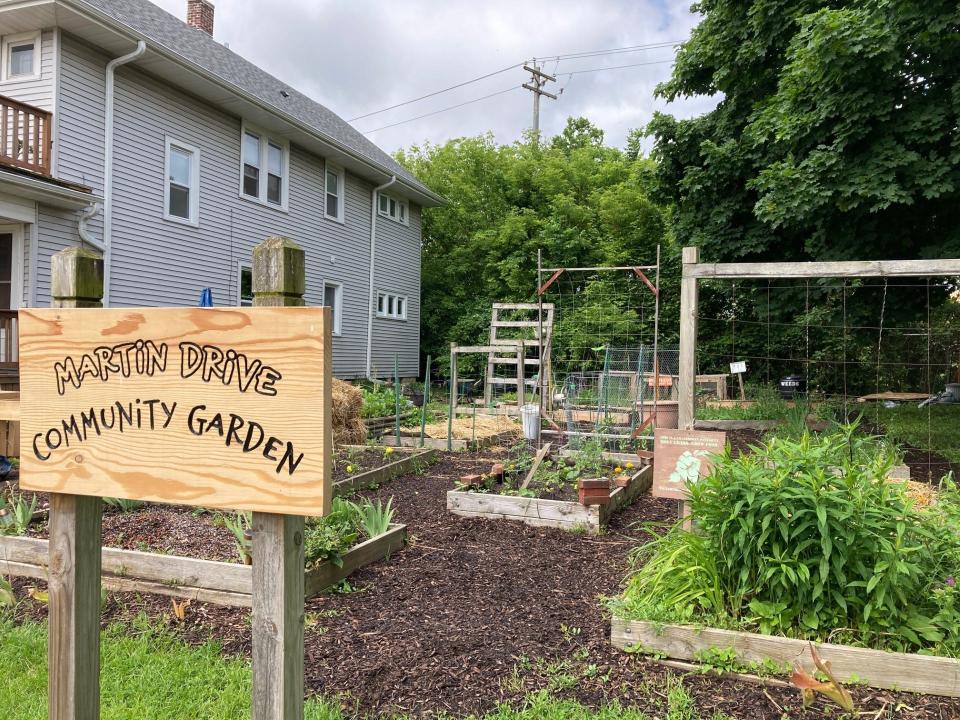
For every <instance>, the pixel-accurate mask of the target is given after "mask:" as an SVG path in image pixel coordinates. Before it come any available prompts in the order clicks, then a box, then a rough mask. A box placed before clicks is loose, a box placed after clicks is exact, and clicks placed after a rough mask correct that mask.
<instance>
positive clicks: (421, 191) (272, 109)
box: [55, 0, 448, 207]
mask: <svg viewBox="0 0 960 720" xmlns="http://www.w3.org/2000/svg"><path fill="white" fill-rule="evenodd" d="M55 2H57V3H60V4H62V5H65V6H67V7H69V8H71V9H72V10H75V11H77V12H80V13H82V14H84V15H87V16H90V17H92V18H94V19H95V20H96V21H97V22H99V23H101V24H103V25H105V26H107V27H109V28H110V29H112V30H113V31H115V32H117V33H118V34H119V35H122V36H125V37H128V38H130V40H131V42H133V43H136V42H137V41H139V40H142V41H144V42H145V43H146V44H147V47H148V48H150V49H151V50H153V51H154V52H156V53H158V54H160V55H162V56H163V57H164V58H166V59H167V60H169V61H170V62H173V63H176V64H178V65H180V66H182V67H184V68H186V69H188V70H190V71H192V72H195V73H197V74H199V75H201V76H202V77H204V78H206V79H207V80H209V81H211V82H213V83H215V84H216V85H219V86H220V87H222V88H224V89H226V90H228V91H230V92H232V93H234V94H235V95H237V96H239V97H241V98H243V99H244V100H246V101H247V102H249V103H251V104H253V105H256V106H257V107H260V108H262V109H264V110H266V111H267V112H269V113H271V114H273V115H275V116H276V117H278V118H280V119H281V120H283V121H284V122H287V123H290V124H291V125H293V126H294V127H296V128H298V129H299V130H300V131H301V132H304V133H306V134H307V135H310V136H312V137H314V138H316V139H317V140H319V141H320V142H322V143H324V144H326V145H328V146H330V147H332V148H334V149H335V150H337V151H338V152H341V153H343V154H344V155H348V156H350V157H351V158H353V159H354V160H356V161H357V162H359V163H361V164H363V165H366V166H367V167H369V168H370V169H371V170H373V171H375V172H377V173H379V174H380V175H382V176H383V180H389V179H390V178H391V177H394V176H395V175H396V172H395V171H394V170H392V169H391V168H388V167H386V166H384V165H381V164H380V163H377V162H375V161H374V160H371V159H370V158H368V157H365V156H363V155H361V154H359V153H357V152H356V151H355V150H353V149H352V148H349V147H347V146H346V145H344V144H343V143H341V142H339V141H338V140H336V139H335V138H333V137H331V136H330V135H328V134H326V133H322V132H318V131H317V129H316V128H313V127H310V126H309V125H307V124H305V123H303V122H301V121H300V120H298V119H297V118H295V117H293V116H292V115H290V114H289V113H287V112H285V111H284V110H282V109H280V108H278V107H277V106H276V105H273V104H272V103H269V102H265V101H263V100H262V99H260V98H258V97H257V96H255V95H253V94H252V93H249V92H247V91H246V90H244V89H243V88H241V87H239V86H237V85H236V84H234V83H232V82H230V81H228V80H226V79H224V78H222V77H220V76H219V75H217V74H216V73H213V72H210V71H209V70H207V69H206V68H204V67H202V66H200V65H198V64H196V63H194V62H191V61H190V60H188V59H187V58H185V57H183V55H181V54H180V53H178V52H176V51H175V50H173V49H172V48H169V47H167V46H166V45H164V44H162V43H158V42H156V41H155V40H154V39H152V38H150V37H148V36H147V35H144V34H143V33H140V32H137V31H136V30H134V29H133V28H131V27H129V26H127V25H124V24H123V23H121V22H119V21H118V20H117V19H116V18H114V17H113V16H111V15H109V14H107V13H105V12H102V11H100V10H99V9H97V8H94V7H91V6H90V5H88V4H86V3H84V2H83V0H55ZM280 82H282V81H280ZM341 119H342V118H341ZM344 122H346V120H344ZM396 181H397V184H399V185H402V186H404V187H405V188H407V190H408V191H409V192H410V193H411V194H413V195H416V196H419V197H420V198H422V200H421V201H419V204H420V205H421V206H423V207H439V206H441V205H446V204H447V203H448V200H447V199H446V198H444V197H443V196H442V195H438V194H437V193H435V192H434V191H433V190H431V189H430V188H428V187H427V186H426V185H423V184H422V183H418V185H419V187H418V186H417V185H414V184H412V183H410V181H409V180H406V179H405V178H401V177H397V180H396Z"/></svg>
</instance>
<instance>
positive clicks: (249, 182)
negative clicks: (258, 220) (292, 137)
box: [240, 126, 290, 210]
mask: <svg viewBox="0 0 960 720" xmlns="http://www.w3.org/2000/svg"><path fill="white" fill-rule="evenodd" d="M241 155H242V157H241V158H240V195H241V197H245V198H250V199H252V200H257V201H258V202H262V203H264V204H265V205H272V206H274V207H279V208H282V209H284V210H286V209H287V174H288V170H289V163H290V160H289V155H290V146H289V145H288V144H287V143H286V142H284V141H281V140H277V139H275V138H271V137H268V136H267V135H266V133H263V132H260V131H259V130H255V129H253V128H250V127H247V126H244V128H243V135H242V136H241Z"/></svg>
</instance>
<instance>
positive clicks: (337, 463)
mask: <svg viewBox="0 0 960 720" xmlns="http://www.w3.org/2000/svg"><path fill="white" fill-rule="evenodd" d="M403 457H404V454H403V453H402V452H401V451H394V450H393V449H392V448H391V449H390V454H387V452H386V449H385V448H383V447H371V448H362V449H350V450H346V449H343V448H338V449H337V451H336V452H335V453H334V464H333V473H332V478H333V482H338V481H340V480H346V479H347V478H348V477H351V476H353V475H357V474H359V473H362V472H366V471H368V470H374V469H376V468H378V467H383V466H384V465H389V464H390V463H392V462H395V461H397V460H400V459H402V458H403ZM348 467H349V468H351V469H350V470H349V471H348V470H347V468H348Z"/></svg>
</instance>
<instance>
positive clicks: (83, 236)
mask: <svg viewBox="0 0 960 720" xmlns="http://www.w3.org/2000/svg"><path fill="white" fill-rule="evenodd" d="M101 209H102V208H101V207H100V203H98V202H97V203H93V204H92V205H90V206H89V207H87V208H86V209H85V210H84V211H83V212H82V213H80V219H79V220H77V235H79V236H80V245H81V247H82V246H83V245H84V244H86V245H89V246H90V247H93V248H96V249H97V250H99V251H100V252H103V250H104V247H103V243H101V242H100V241H99V240H94V239H93V238H92V237H91V236H90V231H89V230H88V229H87V223H88V222H89V221H90V220H92V219H93V218H94V217H96V216H97V215H98V214H99V213H100V210H101Z"/></svg>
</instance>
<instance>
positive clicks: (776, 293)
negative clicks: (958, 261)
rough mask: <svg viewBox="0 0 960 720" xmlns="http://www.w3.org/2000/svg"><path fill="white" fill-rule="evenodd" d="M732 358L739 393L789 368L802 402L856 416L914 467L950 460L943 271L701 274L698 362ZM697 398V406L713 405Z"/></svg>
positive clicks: (955, 445) (955, 371)
mask: <svg viewBox="0 0 960 720" xmlns="http://www.w3.org/2000/svg"><path fill="white" fill-rule="evenodd" d="M738 361H740V362H746V364H747V368H748V372H747V374H746V376H745V380H746V382H747V387H748V390H749V392H748V396H749V397H748V399H749V398H750V397H752V398H753V399H756V398H757V397H758V396H761V395H764V394H766V396H772V395H776V394H778V383H779V381H780V380H781V379H783V378H785V377H787V376H791V375H798V376H800V377H801V378H802V380H803V381H805V385H806V388H807V400H809V402H810V403H811V412H812V413H814V414H815V415H817V416H818V418H819V419H824V418H827V417H831V418H837V419H845V420H852V419H854V418H859V419H860V422H861V425H862V428H863V430H864V431H867V432H873V433H877V434H883V435H888V436H890V437H891V439H892V440H894V441H896V442H898V443H899V444H900V445H901V447H902V448H903V449H904V452H905V456H906V459H907V461H908V464H910V466H911V468H912V473H913V477H914V479H923V480H927V481H937V480H939V479H940V477H941V476H942V475H943V474H945V473H946V472H948V471H950V470H951V469H952V468H953V467H954V466H955V465H956V466H957V467H960V433H957V434H956V438H954V437H953V435H952V434H951V433H950V432H949V428H950V427H956V426H957V423H958V422H960V302H958V294H957V286H956V282H955V281H954V280H953V279H949V278H948V279H945V278H942V277H918V278H911V279H909V280H908V279H906V278H893V279H887V278H858V279H854V278H851V279H842V280H838V279H836V278H830V279H824V280H816V279H798V280H795V281H790V280H776V281H774V280H744V279H738V280H721V279H703V280H701V281H700V302H699V312H698V344H697V373H717V374H720V373H726V372H727V370H728V368H729V363H732V362H738ZM728 382H729V383H730V384H731V385H732V384H733V376H728ZM732 394H736V391H735V389H734V391H733V392H732ZM884 394H886V395H884ZM878 396H879V397H878ZM926 398H936V400H935V401H934V402H924V400H925V399H926ZM954 401H955V402H954ZM699 404H700V408H699V409H698V414H699V415H701V416H703V415H708V414H709V412H710V411H708V410H706V408H707V407H710V408H711V409H712V408H716V407H717V404H716V403H711V402H708V401H706V400H704V399H703V398H700V403H699Z"/></svg>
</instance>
